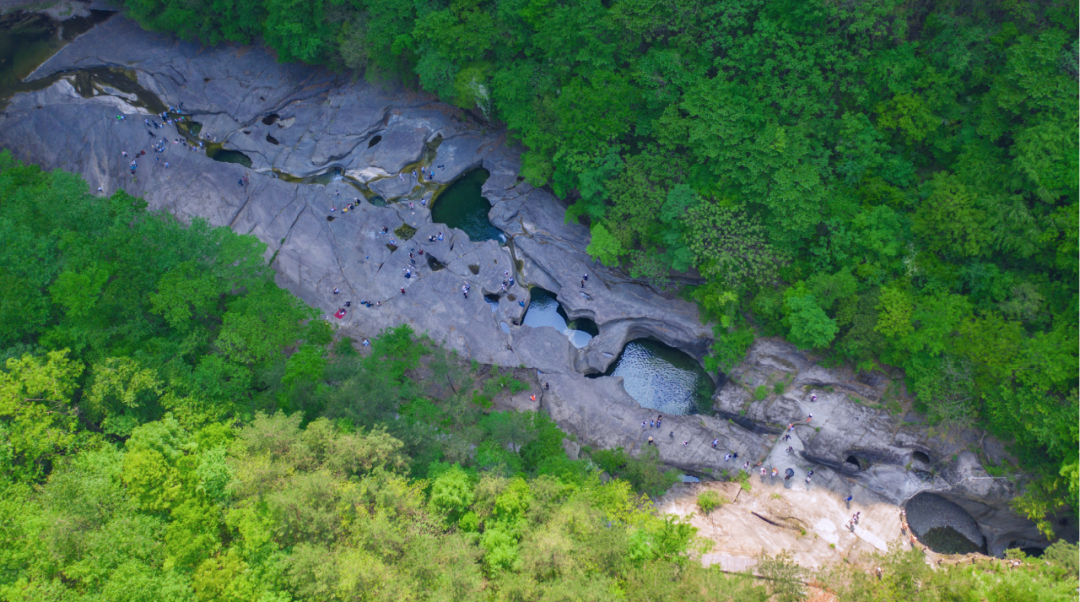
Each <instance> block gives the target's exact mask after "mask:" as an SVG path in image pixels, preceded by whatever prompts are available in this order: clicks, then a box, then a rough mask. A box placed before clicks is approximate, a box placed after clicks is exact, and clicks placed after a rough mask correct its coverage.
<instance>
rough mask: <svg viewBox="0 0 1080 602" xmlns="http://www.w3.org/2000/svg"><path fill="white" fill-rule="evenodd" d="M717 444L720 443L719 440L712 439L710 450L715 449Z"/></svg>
mask: <svg viewBox="0 0 1080 602" xmlns="http://www.w3.org/2000/svg"><path fill="white" fill-rule="evenodd" d="M718 443H720V440H719V439H713V440H712V448H713V449H716V445H717V444H718Z"/></svg>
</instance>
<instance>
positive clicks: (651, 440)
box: [649, 437, 656, 445]
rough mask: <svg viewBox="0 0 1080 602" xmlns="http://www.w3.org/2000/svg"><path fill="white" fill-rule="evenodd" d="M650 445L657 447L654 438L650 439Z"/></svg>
mask: <svg viewBox="0 0 1080 602" xmlns="http://www.w3.org/2000/svg"><path fill="white" fill-rule="evenodd" d="M649 445H656V442H655V441H653V438H652V437H649Z"/></svg>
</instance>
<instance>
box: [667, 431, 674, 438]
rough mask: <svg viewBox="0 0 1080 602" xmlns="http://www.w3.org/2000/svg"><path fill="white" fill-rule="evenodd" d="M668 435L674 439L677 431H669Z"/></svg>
mask: <svg viewBox="0 0 1080 602" xmlns="http://www.w3.org/2000/svg"><path fill="white" fill-rule="evenodd" d="M668 436H669V437H671V438H672V439H674V438H675V431H671V432H670V433H668Z"/></svg>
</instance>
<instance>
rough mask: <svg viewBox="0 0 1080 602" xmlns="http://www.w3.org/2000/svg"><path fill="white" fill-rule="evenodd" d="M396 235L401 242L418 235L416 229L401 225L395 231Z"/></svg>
mask: <svg viewBox="0 0 1080 602" xmlns="http://www.w3.org/2000/svg"><path fill="white" fill-rule="evenodd" d="M394 234H397V236H398V238H400V239H401V240H409V239H410V238H412V237H413V235H414V234H416V228H413V227H412V226H410V225H409V224H401V225H400V226H398V227H397V228H395V229H394Z"/></svg>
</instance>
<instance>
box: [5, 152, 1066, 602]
mask: <svg viewBox="0 0 1080 602" xmlns="http://www.w3.org/2000/svg"><path fill="white" fill-rule="evenodd" d="M265 250H266V249H265V246H264V245H263V244H262V243H260V242H259V241H257V240H256V239H255V238H254V237H251V236H242V235H238V234H235V233H233V232H232V231H231V230H229V229H227V228H211V227H209V226H208V225H207V224H206V223H205V222H202V221H199V220H194V221H193V222H192V223H190V224H187V225H185V224H181V223H180V222H179V221H177V220H176V219H175V218H173V217H171V216H169V215H168V214H165V213H152V212H148V211H147V210H146V204H145V203H144V202H143V201H142V200H140V199H137V198H134V197H131V196H129V195H127V194H126V193H124V192H122V191H120V192H117V193H115V194H114V195H112V196H111V197H98V196H94V195H92V194H90V192H89V190H88V187H87V185H86V183H85V182H84V181H83V180H82V179H81V178H79V177H78V176H75V175H72V174H69V173H65V172H63V171H59V170H58V171H54V172H45V171H42V170H41V169H39V168H37V167H35V166H32V165H24V164H21V163H18V162H16V161H14V160H13V159H12V156H11V153H10V152H9V151H3V152H2V153H0V312H2V315H0V324H2V325H3V330H2V331H0V365H2V366H3V368H2V370H0V542H3V545H2V546H0V600H10V601H25V602H31V601H33V602H42V601H56V602H73V601H80V602H83V601H85V602H91V601H106V600H108V601H122V602H128V601H130V602H142V601H146V602H151V601H153V602H189V601H190V602H196V601H198V602H232V601H236V602H241V601H243V602H252V601H256V602H289V601H292V600H297V601H300V600H305V601H308V600H310V601H369V600H370V601H375V600H385V601H402V600H405V601H407V600H446V601H451V600H452V601H455V602H456V601H464V600H507V601H525V600H530V601H532V600H549V601H578V600H580V601H585V600H589V601H597V600H613V601H614V600H640V601H660V600H671V601H675V600H687V599H692V598H701V599H708V600H738V601H740V602H741V601H748V602H753V601H760V602H765V601H767V600H774V601H777V602H795V601H797V600H802V599H805V596H806V595H807V594H808V593H809V592H810V589H809V587H808V586H807V585H806V584H807V583H813V584H815V587H818V588H821V587H824V588H827V589H829V590H830V591H833V592H836V593H837V594H838V595H840V596H841V599H844V600H857V601H862V600H866V601H870V600H874V601H878V600H897V601H901V600H903V601H904V602H913V601H922V600H927V601H931V600H932V601H937V600H956V601H961V600H973V599H992V600H1000V601H1013V600H1015V601H1017V602H1027V601H1030V600H1054V601H1057V600H1061V601H1066V600H1071V599H1072V598H1073V595H1074V592H1075V589H1076V587H1077V582H1076V579H1075V577H1076V574H1077V571H1078V570H1080V566H1078V564H1077V549H1076V546H1073V545H1068V544H1065V543H1057V544H1054V545H1053V546H1051V548H1049V549H1048V550H1047V552H1046V553H1045V554H1044V556H1043V557H1042V558H1039V559H1027V558H1026V557H1025V556H1024V555H1023V553H1022V552H1017V551H1013V552H1010V554H1011V555H1012V557H1013V558H1015V559H1018V560H1019V562H1020V563H1021V564H1020V566H1019V567H1016V568H1008V567H1006V566H1005V565H1004V563H1001V562H995V563H984V564H982V565H979V566H967V565H965V566H953V567H949V568H945V569H938V570H936V571H935V570H932V569H931V568H930V567H929V566H927V564H926V562H925V560H924V559H923V557H922V553H921V552H917V551H914V552H903V551H900V550H899V549H898V548H897V549H895V550H893V551H892V552H890V553H889V554H888V555H885V556H883V557H881V558H878V559H874V560H873V562H876V563H878V564H880V565H881V566H883V567H885V569H886V570H885V578H884V579H881V580H879V579H875V578H872V577H870V576H869V575H867V574H866V573H864V572H862V571H861V570H859V569H857V568H854V567H851V566H846V565H845V566H841V567H838V568H835V569H832V570H830V571H828V572H822V573H813V572H810V571H805V570H803V569H801V568H800V567H798V566H796V565H794V564H793V563H792V562H791V560H790V559H789V558H788V557H786V556H783V555H781V556H778V557H774V558H769V557H762V558H760V559H759V564H758V566H757V568H756V571H757V573H758V575H757V576H756V577H755V576H751V575H750V574H726V573H723V572H721V571H720V570H719V569H718V568H717V567H713V568H704V567H702V565H701V563H700V562H699V555H700V554H701V553H702V552H704V551H706V550H707V549H708V548H709V547H710V545H711V543H709V542H707V541H705V540H703V539H702V538H699V537H698V536H697V535H696V530H695V529H694V528H693V527H691V526H690V525H689V524H687V523H686V522H685V521H682V520H677V519H675V518H673V517H667V518H664V517H661V516H658V515H657V514H656V513H655V512H654V511H653V510H652V506H651V505H650V504H649V501H648V500H649V497H648V496H649V494H653V495H656V494H658V493H659V492H662V491H663V490H665V489H666V488H667V487H668V486H670V485H671V483H672V482H673V478H674V477H673V474H672V473H670V472H665V471H664V470H663V469H662V467H661V466H660V465H658V463H657V462H656V458H655V456H654V457H649V456H647V455H646V456H644V457H641V458H630V457H627V456H626V455H625V454H624V453H622V452H621V450H603V451H602V450H596V451H594V450H590V449H588V448H587V447H583V451H584V454H583V457H582V458H581V459H579V460H570V459H569V458H568V457H567V455H566V453H565V452H564V450H563V447H562V442H563V439H564V438H566V437H567V435H566V434H565V433H563V432H562V431H560V430H559V429H558V427H557V426H556V425H555V424H554V423H553V422H552V421H551V420H550V418H547V417H546V415H544V414H538V413H529V412H522V413H518V412H501V411H495V410H493V409H492V408H493V405H494V403H495V401H496V400H497V399H498V397H499V396H500V395H503V394H505V393H506V392H507V391H509V392H522V391H525V390H527V388H528V386H529V385H528V384H527V383H525V382H522V381H521V380H519V379H517V378H515V377H514V375H513V374H512V373H511V372H500V371H499V370H497V369H493V368H491V367H488V366H479V365H476V364H475V363H473V362H469V361H465V360H464V359H463V358H458V357H456V356H455V355H454V354H452V353H447V352H445V351H444V350H442V349H440V348H439V347H438V346H436V345H434V344H432V342H431V341H429V340H427V339H425V338H424V337H422V336H416V335H415V334H414V333H412V332H411V331H410V330H409V329H408V327H404V326H401V327H397V328H394V329H390V330H387V331H384V332H383V333H381V334H380V335H379V336H378V337H376V338H374V339H373V340H372V341H371V345H370V347H364V346H360V345H357V344H356V343H354V342H353V341H350V340H349V339H347V338H336V337H335V336H334V335H333V333H332V331H331V328H330V326H329V325H328V324H327V323H326V322H324V321H322V320H319V319H316V317H315V312H314V311H313V310H311V309H310V308H307V307H305V306H304V305H303V304H302V303H301V302H300V301H299V300H297V299H296V298H295V297H293V296H292V295H291V294H290V293H288V292H286V291H283V290H282V289H279V288H278V287H277V286H275V285H274V282H273V276H272V271H271V270H270V269H269V268H268V267H267V266H266V264H265V261H264V259H263V258H264V254H265ZM601 471H606V472H608V473H609V474H612V475H615V476H616V477H617V478H615V479H612V480H609V481H607V482H602V481H601V478H600V474H601ZM707 510H708V508H705V509H704V510H703V511H707ZM973 596H974V597H973Z"/></svg>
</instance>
